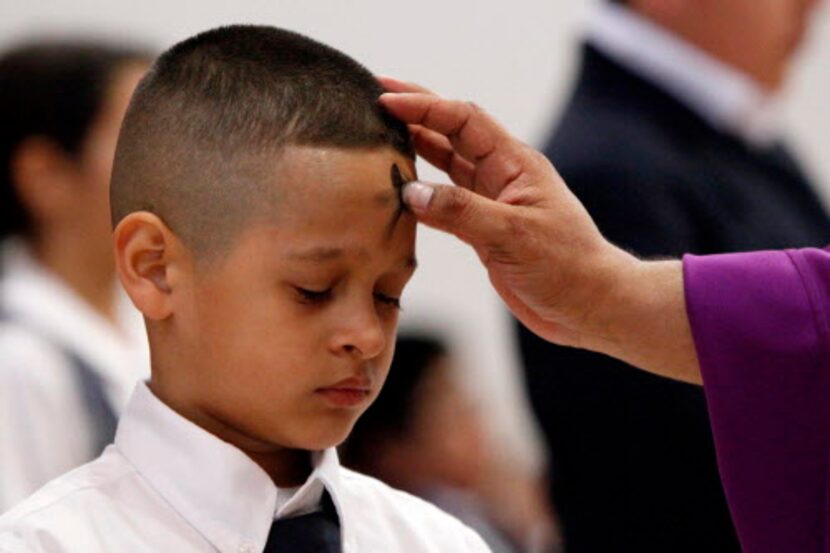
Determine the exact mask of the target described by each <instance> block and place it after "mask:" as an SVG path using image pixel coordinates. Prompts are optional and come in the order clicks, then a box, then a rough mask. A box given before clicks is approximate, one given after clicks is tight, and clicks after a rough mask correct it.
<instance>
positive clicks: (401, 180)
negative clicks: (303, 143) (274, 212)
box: [275, 147, 415, 210]
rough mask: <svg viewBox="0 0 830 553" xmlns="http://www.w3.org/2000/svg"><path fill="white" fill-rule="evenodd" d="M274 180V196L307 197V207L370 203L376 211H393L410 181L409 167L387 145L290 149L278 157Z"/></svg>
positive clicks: (412, 171)
mask: <svg viewBox="0 0 830 553" xmlns="http://www.w3.org/2000/svg"><path fill="white" fill-rule="evenodd" d="M275 177H276V181H277V182H276V185H277V186H278V187H279V189H280V196H282V197H284V198H286V199H287V200H290V199H291V198H292V197H293V199H295V200H299V201H302V200H304V199H313V201H314V203H313V204H312V205H309V206H307V207H309V208H312V209H322V208H324V207H325V205H324V204H326V203H334V204H338V202H339V204H338V205H340V206H341V207H344V208H348V207H350V206H349V204H352V203H354V205H361V206H363V205H364V204H366V203H367V202H371V204H372V206H374V207H377V208H383V207H387V208H389V209H395V210H397V209H398V208H399V206H400V205H401V204H400V199H401V192H402V189H403V185H404V184H405V183H406V182H408V181H410V180H412V179H414V177H415V166H414V163H413V161H412V160H410V159H408V158H406V157H405V156H403V155H401V154H400V153H398V152H397V151H395V150H393V149H392V148H390V147H380V148H371V149H342V148H314V147H290V148H288V149H287V151H286V152H285V153H284V154H283V155H282V156H281V157H280V161H279V164H278V166H277V168H276V172H275ZM326 200H329V201H326ZM321 202H322V203H321Z"/></svg>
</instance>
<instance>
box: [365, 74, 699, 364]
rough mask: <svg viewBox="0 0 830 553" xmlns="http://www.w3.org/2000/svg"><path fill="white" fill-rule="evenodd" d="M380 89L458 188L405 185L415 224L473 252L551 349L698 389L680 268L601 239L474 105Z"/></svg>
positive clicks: (401, 86) (398, 87)
mask: <svg viewBox="0 0 830 553" xmlns="http://www.w3.org/2000/svg"><path fill="white" fill-rule="evenodd" d="M380 81H381V83H382V84H383V86H384V88H385V89H386V90H387V91H388V92H387V93H386V94H384V95H382V96H381V98H380V102H381V105H382V106H383V107H385V108H386V109H387V110H388V111H389V112H390V113H392V114H393V115H395V116H396V117H398V118H399V119H401V120H402V121H404V122H406V123H407V124H409V126H410V131H411V133H412V136H413V140H414V143H415V148H416V150H417V152H418V154H419V155H421V157H423V158H424V159H426V160H427V161H428V162H430V163H431V164H432V165H434V166H436V167H437V168H439V169H441V170H442V171H444V172H446V173H447V174H448V175H449V177H450V178H451V180H452V181H453V183H455V185H456V186H445V185H432V184H426V183H421V182H414V183H410V184H409V185H407V187H406V188H405V190H404V200H405V201H406V202H407V204H408V205H409V207H410V208H411V209H412V211H413V212H414V213H415V214H416V216H417V217H418V218H419V220H420V221H421V222H423V223H425V224H427V225H429V226H432V227H434V228H438V229H441V230H444V231H446V232H450V233H452V234H454V235H456V236H457V237H459V238H460V239H462V240H463V241H465V242H467V243H468V244H470V245H471V246H472V247H473V248H475V250H476V252H477V253H478V256H479V258H480V259H481V261H482V263H483V264H484V266H485V267H486V268H487V272H488V275H489V277H490V280H491V282H492V283H493V286H494V287H495V289H496V290H497V291H498V293H499V295H500V296H501V297H502V299H503V300H504V301H505V303H506V304H507V306H508V308H509V309H510V310H511V311H512V312H513V314H514V315H515V316H516V317H517V318H518V319H519V320H520V321H522V323H523V324H525V325H526V326H527V327H528V328H530V329H531V330H532V331H533V332H535V333H536V334H538V335H539V336H541V337H542V338H545V339H547V340H549V341H551V342H554V343H557V344H561V345H567V346H575V347H581V348H586V349H592V350H594V351H599V352H602V353H606V354H609V355H613V356H615V357H618V358H620V359H623V360H625V361H628V362H629V363H632V364H635V365H637V366H640V367H641V368H644V369H646V370H649V371H652V372H656V373H658V374H664V375H666V376H671V377H673V378H679V379H682V380H688V381H699V379H700V376H699V371H698V368H697V360H696V358H695V354H694V348H693V345H692V340H691V333H690V331H689V325H688V320H687V318H686V314H685V304H684V301H683V283H682V270H681V267H680V263H679V262H659V263H658V262H648V263H647V262H642V261H639V260H638V259H636V258H635V257H633V256H631V255H629V254H628V253H626V252H624V251H622V250H620V249H619V248H616V247H615V246H613V245H612V244H610V243H609V242H608V241H606V240H605V239H604V238H603V237H602V235H601V234H600V232H599V230H598V229H597V227H596V225H595V224H594V222H593V221H592V220H591V218H590V216H589V215H588V213H587V211H586V210H585V208H584V207H583V206H582V204H581V203H580V202H579V201H578V200H577V199H576V197H575V196H574V195H573V194H572V193H571V192H570V190H568V188H567V186H566V184H565V182H564V181H563V180H562V178H561V177H560V176H559V174H558V173H557V172H556V170H555V169H554V168H553V166H552V165H551V164H550V162H549V161H548V160H547V159H546V158H545V157H544V156H543V155H542V154H540V153H539V152H537V151H535V150H534V149H533V148H531V147H530V146H528V145H526V144H523V143H522V142H520V141H519V140H517V139H516V138H514V137H512V136H511V135H510V134H509V133H508V132H507V131H505V130H504V129H503V128H502V127H501V126H500V125H499V124H498V123H497V122H496V121H495V120H493V119H492V118H491V117H490V116H489V115H487V114H486V113H485V112H484V111H483V110H482V109H481V108H479V107H477V106H476V105H474V104H471V103H469V102H461V101H456V100H447V99H443V98H441V97H439V96H437V95H436V94H434V93H432V92H430V91H428V90H426V89H424V88H422V87H419V86H417V85H414V84H411V83H406V82H402V81H398V80H395V79H392V78H388V77H383V78H381V79H380Z"/></svg>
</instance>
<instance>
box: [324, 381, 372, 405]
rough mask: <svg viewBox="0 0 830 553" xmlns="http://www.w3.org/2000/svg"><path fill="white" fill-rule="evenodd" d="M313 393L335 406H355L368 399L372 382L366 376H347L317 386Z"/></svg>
mask: <svg viewBox="0 0 830 553" xmlns="http://www.w3.org/2000/svg"><path fill="white" fill-rule="evenodd" d="M315 393H317V394H319V395H321V396H322V397H323V398H325V400H326V401H327V402H329V403H331V404H332V405H334V406H335V407H357V406H358V405H361V404H362V403H364V402H365V401H367V400H368V399H369V396H370V395H371V393H372V384H371V382H370V381H369V379H368V378H347V379H345V380H341V381H340V382H337V383H335V384H332V385H331V386H326V387H324V388H317V390H315Z"/></svg>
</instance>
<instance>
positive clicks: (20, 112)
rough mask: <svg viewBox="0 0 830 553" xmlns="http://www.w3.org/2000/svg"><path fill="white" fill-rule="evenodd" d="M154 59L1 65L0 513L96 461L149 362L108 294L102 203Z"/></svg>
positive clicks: (110, 265) (94, 56)
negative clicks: (133, 102)
mask: <svg viewBox="0 0 830 553" xmlns="http://www.w3.org/2000/svg"><path fill="white" fill-rule="evenodd" d="M149 60H150V57H149V54H146V53H144V52H142V51H139V50H133V49H128V48H120V47H113V46H108V45H103V44H99V43H95V42H91V41H89V42H88V41H72V40H54V41H41V42H28V43H24V44H20V45H18V46H16V47H13V48H11V49H9V50H7V51H6V52H5V53H4V54H2V55H1V56H0V163H2V176H0V240H1V241H0V511H5V510H6V509H7V508H9V507H10V506H11V505H13V504H14V503H16V502H17V501H19V500H21V499H23V498H25V497H26V496H28V495H29V494H30V493H32V492H33V491H34V490H36V489H37V488H39V487H40V486H41V485H42V484H45V483H46V482H47V481H48V480H50V479H52V478H53V477H55V476H58V475H59V474H61V473H63V472H65V471H67V470H69V469H71V468H73V467H76V466H78V465H81V464H83V463H85V462H87V461H89V460H91V459H93V458H95V457H96V456H97V455H98V454H99V453H100V452H101V450H102V449H103V447H104V446H105V445H106V444H108V443H109V442H110V441H111V440H112V438H113V434H114V430H115V422H116V417H117V413H118V412H119V411H120V409H121V407H122V405H123V404H124V403H125V402H126V399H127V397H128V395H129V393H130V391H131V390H132V388H133V386H134V382H135V380H136V379H137V378H139V377H141V376H143V375H145V374H146V372H147V370H148V367H149V360H148V358H147V353H146V339H145V338H144V335H143V328H142V325H141V319H140V317H139V316H138V315H137V312H136V311H134V309H133V307H132V305H130V304H129V301H128V300H126V295H124V294H123V293H122V292H121V291H120V288H118V287H117V286H116V280H115V266H114V261H113V253H112V245H111V238H110V237H111V228H110V219H109V217H110V215H109V200H108V194H109V192H108V191H109V178H110V171H111V168H112V158H113V154H114V151H115V143H116V139H117V137H118V131H119V128H120V125H121V120H122V118H123V116H124V113H125V111H126V108H127V104H128V101H129V98H130V96H131V94H132V91H133V89H134V88H135V85H136V84H137V83H138V80H139V78H140V77H141V75H142V74H143V73H144V71H145V69H146V68H147V67H148V64H149Z"/></svg>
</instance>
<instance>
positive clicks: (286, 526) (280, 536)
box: [263, 494, 342, 553]
mask: <svg viewBox="0 0 830 553" xmlns="http://www.w3.org/2000/svg"><path fill="white" fill-rule="evenodd" d="M340 543H341V541H340V522H339V520H338V518H337V511H336V510H335V508H334V504H333V503H332V501H331V498H330V497H329V495H328V494H324V495H323V509H322V510H321V511H318V512H316V513H310V514H307V515H302V516H298V517H293V518H281V519H279V520H275V521H274V523H273V524H272V525H271V532H270V533H269V534H268V542H267V543H266V544H265V550H264V551H263V553H341V551H342V549H341V545H340Z"/></svg>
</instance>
